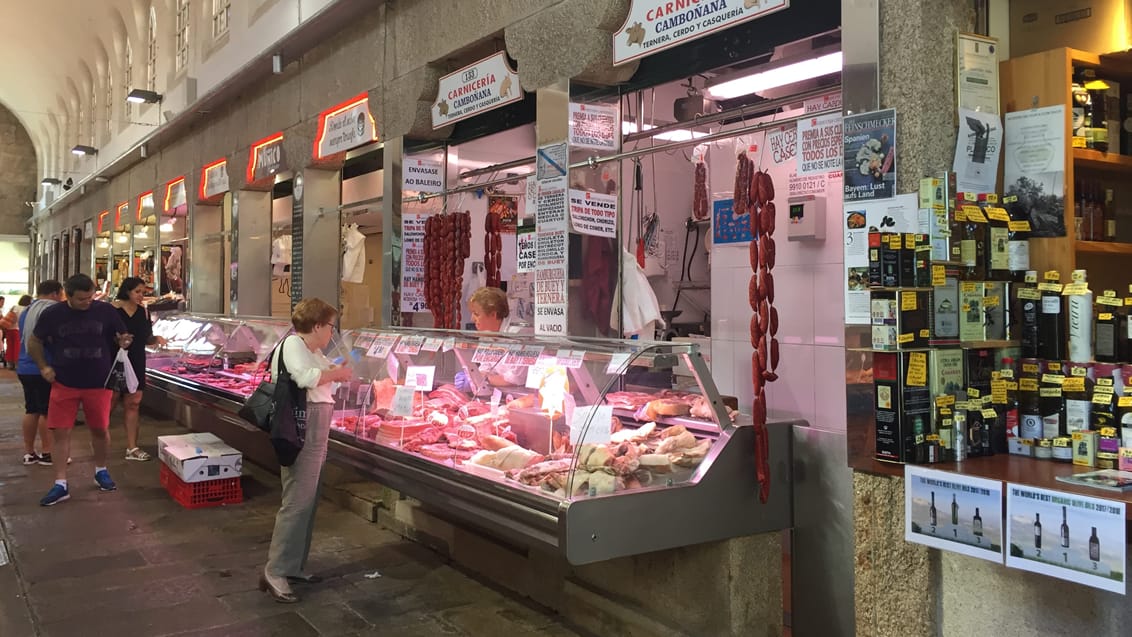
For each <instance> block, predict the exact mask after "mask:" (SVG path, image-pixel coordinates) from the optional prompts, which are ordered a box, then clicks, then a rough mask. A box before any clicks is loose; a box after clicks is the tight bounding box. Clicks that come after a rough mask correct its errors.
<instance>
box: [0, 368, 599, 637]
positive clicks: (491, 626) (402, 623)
mask: <svg viewBox="0 0 1132 637" xmlns="http://www.w3.org/2000/svg"><path fill="white" fill-rule="evenodd" d="M22 407H23V405H22V394H21V392H20V388H19V385H18V382H17V381H16V379H15V376H14V375H13V374H12V373H11V372H7V371H3V370H0V540H3V541H5V542H6V544H7V547H8V550H9V551H10V553H11V555H12V560H13V563H12V564H9V565H7V566H0V637H99V636H102V635H106V636H114V637H134V636H137V637H165V636H169V637H172V636H174V635H176V636H177V637H245V636H246V637H253V636H254V637H266V636H275V635H278V636H280V637H283V636H287V637H306V636H310V637H319V636H330V635H333V636H334V637H373V636H376V635H381V636H382V637H397V636H405V637H415V636H421V637H423V636H428V637H443V636H446V635H454V636H461V637H464V636H476V635H484V636H491V637H496V636H502V637H526V636H527V635H549V636H551V637H571V636H575V635H578V633H576V632H574V631H572V630H571V629H570V628H568V627H566V626H564V625H562V624H561V623H560V622H559V620H558V619H557V618H556V617H555V616H552V615H549V614H547V613H546V612H544V611H543V610H541V609H539V608H537V607H533V606H529V605H527V604H525V603H522V602H520V601H518V600H516V599H514V598H512V597H510V596H508V595H506V594H504V593H501V592H499V591H497V590H495V589H493V588H492V587H490V586H486V585H484V584H483V583H481V582H479V581H477V580H475V579H473V578H471V577H469V576H467V575H466V574H464V573H463V572H461V571H460V570H458V569H455V568H452V567H451V566H450V565H449V564H448V562H447V561H446V560H445V559H444V558H442V557H441V556H440V555H438V554H436V553H434V552H433V551H431V550H429V549H428V548H426V547H424V546H422V545H420V544H415V543H413V542H408V541H406V540H404V539H402V538H400V537H399V536H397V535H395V534H393V533H391V532H389V531H387V530H385V529H383V528H381V527H380V526H378V525H377V524H374V523H371V522H368V521H365V520H363V519H361V518H359V517H358V516H357V515H356V514H354V513H352V512H350V511H348V510H346V509H343V508H340V507H338V506H336V505H334V504H333V503H331V502H328V501H323V502H322V503H321V504H320V506H319V512H318V519H317V522H316V525H315V534H314V542H313V546H312V552H311V557H310V562H309V569H310V570H311V571H312V572H315V573H319V574H321V575H323V576H324V577H326V578H327V579H326V581H324V582H323V583H321V584H318V585H313V586H306V585H296V586H295V590H296V592H297V593H298V594H299V595H300V596H301V598H302V601H300V602H299V603H298V604H294V605H289V606H288V605H282V604H277V603H275V602H274V600H272V599H271V598H270V597H268V596H267V595H266V594H265V593H263V592H261V591H259V590H258V579H259V573H260V571H261V569H262V568H263V562H264V560H265V559H266V556H267V547H268V544H269V542H270V540H271V530H272V526H273V524H274V520H275V513H276V511H277V510H278V506H279V482H278V478H277V477H276V476H274V475H271V474H268V473H266V472H264V471H262V470H260V469H259V468H258V467H255V466H251V465H245V475H244V477H243V486H244V494H245V501H244V502H243V503H242V504H239V505H233V506H225V507H216V508H210V509H198V510H192V511H190V510H185V509H182V508H181V507H180V506H179V505H177V504H176V503H175V502H173V501H172V500H171V498H170V497H169V496H168V494H167V493H165V491H164V489H162V488H161V486H160V484H159V482H158V469H159V466H158V464H157V462H158V461H157V460H154V461H151V462H148V463H139V462H126V461H125V460H124V459H123V458H122V457H121V455H120V454H121V450H120V449H119V447H121V446H122V445H121V441H122V436H123V432H122V427H121V415H120V413H116V414H114V415H113V416H112V423H113V425H112V432H111V438H112V445H111V449H112V450H115V451H114V453H113V455H112V456H111V461H110V463H109V468H110V472H111V475H112V476H113V477H114V479H115V480H116V481H117V482H118V487H119V489H118V491H116V492H112V493H100V492H98V491H97V490H96V489H95V488H94V486H93V484H89V482H90V476H91V475H92V474H93V464H92V458H91V450H90V447H89V444H88V443H87V437H86V436H87V433H86V431H85V430H84V429H83V428H81V427H80V428H78V429H77V430H76V434H75V437H74V441H75V442H74V445H73V446H74V449H73V450H72V456H73V458H74V463H73V464H72V465H71V468H70V470H69V479H70V481H71V487H72V489H71V493H72V496H71V500H69V501H67V502H63V503H60V504H59V505H57V506H55V507H51V508H44V507H40V506H39V504H38V502H39V498H40V497H41V496H42V495H43V494H44V493H45V492H46V490H47V489H48V488H49V487H50V485H51V481H52V476H53V474H52V469H51V468H49V467H40V466H28V467H25V466H23V465H22V464H20V456H21V455H22V453H23V449H22V443H21V440H20V431H19V418H20V416H21V414H22V412H23V409H22ZM184 432H185V431H184V430H183V429H182V428H180V427H179V426H177V425H176V424H174V423H170V422H163V421H158V420H154V419H150V418H143V422H142V446H143V448H145V449H147V450H148V451H150V452H151V453H154V454H155V455H156V453H155V452H156V449H155V444H156V437H157V436H158V435H165V434H176V433H184ZM367 576H369V577H367Z"/></svg>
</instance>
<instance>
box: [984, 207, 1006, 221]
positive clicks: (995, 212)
mask: <svg viewBox="0 0 1132 637" xmlns="http://www.w3.org/2000/svg"><path fill="white" fill-rule="evenodd" d="M987 218H988V219H994V220H995V221H1004V222H1006V223H1010V214H1009V213H1007V212H1006V208H997V207H989V208H987Z"/></svg>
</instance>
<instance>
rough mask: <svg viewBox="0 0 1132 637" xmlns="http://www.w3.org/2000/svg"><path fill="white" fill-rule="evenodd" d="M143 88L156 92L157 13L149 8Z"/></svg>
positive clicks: (151, 7)
mask: <svg viewBox="0 0 1132 637" xmlns="http://www.w3.org/2000/svg"><path fill="white" fill-rule="evenodd" d="M145 54H146V55H145V87H146V88H147V89H149V90H151V91H154V90H157V11H156V10H155V9H154V8H153V6H150V7H149V31H148V32H147V33H146V47H145Z"/></svg>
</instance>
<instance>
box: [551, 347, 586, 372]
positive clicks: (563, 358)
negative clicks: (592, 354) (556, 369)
mask: <svg viewBox="0 0 1132 637" xmlns="http://www.w3.org/2000/svg"><path fill="white" fill-rule="evenodd" d="M556 358H558V364H559V365H561V366H563V367H565V368H566V369H578V368H579V367H581V366H582V362H583V361H584V360H585V358H586V353H585V352H583V351H581V350H568V349H560V350H558V355H557V356H556Z"/></svg>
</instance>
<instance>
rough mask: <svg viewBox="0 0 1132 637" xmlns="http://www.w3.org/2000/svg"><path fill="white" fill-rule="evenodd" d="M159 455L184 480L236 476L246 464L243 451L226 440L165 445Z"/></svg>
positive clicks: (201, 480)
mask: <svg viewBox="0 0 1132 637" xmlns="http://www.w3.org/2000/svg"><path fill="white" fill-rule="evenodd" d="M158 457H160V458H161V461H162V462H164V463H165V464H166V466H168V467H169V468H170V469H172V470H173V472H174V473H176V474H177V476H178V477H179V478H181V480H184V481H185V482H205V481H206V480H218V479H220V478H235V477H238V476H239V475H240V472H241V471H242V470H243V468H244V457H243V455H242V454H241V453H240V452H239V451H237V450H235V449H233V448H232V447H229V446H228V445H225V444H223V443H201V444H198V445H187V444H184V445H179V444H173V445H166V446H165V447H164V448H162V449H160V450H159V451H158Z"/></svg>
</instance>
